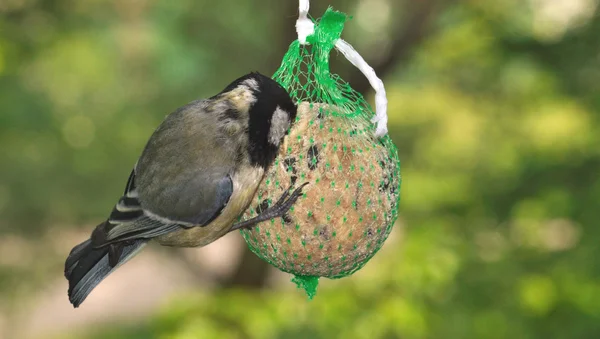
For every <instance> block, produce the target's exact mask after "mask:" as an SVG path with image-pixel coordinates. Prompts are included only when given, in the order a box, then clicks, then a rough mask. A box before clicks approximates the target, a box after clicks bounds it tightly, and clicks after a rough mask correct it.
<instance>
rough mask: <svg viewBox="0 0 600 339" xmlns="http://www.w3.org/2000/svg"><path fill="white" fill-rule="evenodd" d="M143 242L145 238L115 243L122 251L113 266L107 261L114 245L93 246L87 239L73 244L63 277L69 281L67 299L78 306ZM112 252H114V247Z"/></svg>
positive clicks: (144, 242)
mask: <svg viewBox="0 0 600 339" xmlns="http://www.w3.org/2000/svg"><path fill="white" fill-rule="evenodd" d="M145 244H146V240H135V241H132V242H130V243H127V244H115V245H116V246H122V252H121V253H120V254H121V255H120V256H119V257H118V261H117V263H116V265H114V266H111V265H110V263H109V251H110V247H111V246H115V245H109V246H105V247H102V248H94V247H93V246H92V241H91V240H89V239H88V240H86V241H84V242H82V243H81V244H79V245H77V246H75V247H74V248H73V250H71V253H70V254H69V257H68V258H67V261H66V262H65V277H66V278H67V280H68V281H69V301H70V302H71V304H73V306H74V307H79V305H81V303H82V302H83V301H84V300H85V298H87V296H88V295H89V294H90V292H92V290H93V289H94V287H96V286H97V285H98V284H99V283H100V282H101V281H102V280H103V279H104V278H106V277H107V276H108V275H109V274H110V273H112V271H114V270H115V269H117V267H119V266H121V265H123V264H124V263H125V262H127V261H128V260H129V259H131V258H133V256H135V255H136V254H137V253H138V252H139V251H140V250H141V249H142V248H143V247H144V245H145ZM113 253H115V252H114V249H113ZM113 260H114V259H113Z"/></svg>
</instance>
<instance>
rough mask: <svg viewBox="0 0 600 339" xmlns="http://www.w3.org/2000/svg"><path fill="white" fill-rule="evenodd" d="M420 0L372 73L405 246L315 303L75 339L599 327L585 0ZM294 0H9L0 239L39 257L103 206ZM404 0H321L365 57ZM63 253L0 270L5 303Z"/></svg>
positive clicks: (532, 332) (270, 53) (260, 66)
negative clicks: (19, 241)
mask: <svg viewBox="0 0 600 339" xmlns="http://www.w3.org/2000/svg"><path fill="white" fill-rule="evenodd" d="M428 1H429V0H428ZM431 2H434V3H436V6H435V7H436V8H438V11H437V12H435V14H434V17H433V20H432V26H433V27H432V29H431V30H429V32H428V33H429V35H428V36H427V37H426V39H425V40H424V42H423V43H421V44H418V45H416V46H412V47H413V48H414V51H413V52H412V53H411V55H410V58H408V59H406V60H400V61H398V62H397V65H396V67H395V68H394V70H393V71H392V72H391V73H390V74H386V76H385V78H384V80H385V81H386V84H387V92H388V98H389V101H390V109H389V113H390V122H389V125H390V126H389V128H390V135H391V136H392V139H393V140H394V141H395V142H396V145H397V146H398V148H399V151H400V157H401V160H402V163H403V168H402V169H403V172H402V174H403V192H402V202H401V211H400V212H401V222H402V225H399V226H398V227H400V226H403V228H405V230H404V232H403V234H402V241H401V242H400V243H398V242H391V243H389V244H388V245H387V246H386V247H384V250H383V251H382V252H381V253H380V254H378V255H377V256H376V257H375V258H374V259H373V260H372V261H371V262H370V263H369V264H368V265H367V266H366V267H365V268H364V269H363V270H362V271H361V272H359V273H358V274H356V275H355V276H353V277H350V278H346V279H343V280H339V281H332V282H329V283H325V284H324V286H323V288H322V289H321V290H320V291H319V293H318V294H317V296H316V297H315V299H314V300H313V301H311V302H308V301H306V300H305V298H304V296H303V295H302V293H300V292H299V291H295V290H293V289H292V290H283V291H279V290H273V291H272V290H265V291H262V292H260V293H256V292H252V291H243V290H225V291H222V292H219V293H215V294H210V295H208V294H199V295H195V296H184V297H182V298H181V299H179V300H175V301H173V302H172V303H169V305H167V306H165V308H164V309H162V310H160V311H159V312H158V314H157V315H156V316H155V317H153V318H151V319H149V320H148V321H147V323H145V324H140V325H139V326H137V327H135V326H133V327H132V326H130V325H127V326H125V327H123V328H120V327H118V326H117V327H111V329H110V330H106V329H102V328H98V329H91V330H90V331H89V333H88V334H81V333H77V334H73V335H72V336H71V337H72V338H160V339H185V338H289V339H291V338H307V337H314V338H336V337H345V338H366V337H372V338H407V339H408V338H444V339H452V338H457V339H458V338H512V337H515V338H565V339H571V338H598V337H599V336H600V265H599V262H598V260H597V258H600V246H598V243H599V241H600V229H599V228H598V227H597V224H598V221H597V220H599V219H600V210H599V209H598V205H599V203H600V175H599V174H600V147H598V146H599V145H600V115H599V114H598V112H599V111H600V81H598V79H600V58H598V55H600V35H599V34H598V33H597V32H598V31H600V15H598V13H599V11H598V8H597V7H598V1H596V0H539V1H529V2H523V1H517V0H498V1H493V2H490V1H485V2H483V1H453V2H447V1H441V0H440V1H433V0H431ZM285 3H286V2H282V1H275V0H271V1H264V2H259V1H219V2H208V1H191V0H184V1H178V2H166V1H150V0H148V1H133V0H131V1H129V0H128V1H108V0H107V1H103V0H96V1H87V2H79V1H69V0H53V1H41V0H29V1H16V0H5V1H3V2H2V3H0V107H2V113H1V114H0V144H1V145H2V147H1V148H0V156H1V159H2V161H1V164H2V165H0V213H1V214H0V215H1V217H0V236H2V235H4V236H5V239H9V238H8V235H11V237H14V236H26V237H28V238H29V239H35V238H36V236H40V237H41V239H46V240H45V241H40V244H39V245H38V246H42V247H41V248H42V249H39V248H40V247H36V248H38V249H36V251H38V252H39V253H42V252H43V248H44V247H43V246H46V245H47V242H48V241H47V239H48V238H47V236H44V235H45V234H47V232H48V230H50V229H52V230H54V229H56V228H61V227H64V228H66V227H69V226H66V225H78V224H81V225H82V224H83V222H88V221H97V220H99V219H101V218H103V217H104V216H105V213H107V212H108V209H107V208H110V206H111V204H112V203H113V202H114V199H115V198H116V197H117V195H118V194H119V192H120V191H121V190H122V186H123V184H124V180H125V179H126V178H127V175H128V171H129V170H130V168H131V166H132V165H133V163H134V162H135V159H136V157H137V155H138V153H139V152H140V150H141V147H143V144H144V142H145V141H146V139H147V137H148V136H149V134H150V133H151V132H152V130H153V128H154V127H155V126H156V125H157V124H158V123H159V122H160V120H161V119H162V117H163V116H164V115H165V114H167V113H168V112H170V111H171V110H172V109H174V108H176V107H178V106H180V105H181V104H183V103H185V102H188V101H191V100H193V99H196V98H199V97H205V96H208V95H211V94H213V93H214V92H215V91H216V90H218V89H220V88H221V87H223V85H225V84H226V83H228V82H229V81H230V80H231V79H233V78H234V77H236V76H238V75H240V74H243V73H245V72H247V71H249V70H254V69H256V70H259V71H262V72H264V73H269V72H271V73H272V72H273V71H274V70H275V69H276V67H277V66H278V65H277V62H278V60H279V58H281V56H282V55H283V53H284V52H285V50H286V48H287V45H286V44H287V43H289V42H290V39H292V38H293V35H290V36H287V35H286V34H287V33H285V30H282V29H281V27H286V26H289V27H290V28H291V31H292V33H293V24H294V17H295V14H296V12H295V8H294V6H290V5H285ZM413 3H414V2H412V1H392V0H364V1H332V2H331V4H333V5H335V6H336V8H337V9H339V10H342V11H346V12H348V13H349V14H352V15H353V16H354V17H355V20H353V21H351V22H350V23H348V25H347V26H348V29H347V31H346V33H345V35H344V37H345V38H346V39H347V40H348V41H350V42H351V43H353V44H354V45H355V46H357V48H358V49H359V51H360V52H361V53H363V54H364V55H365V57H366V58H367V60H374V61H376V60H377V58H378V57H379V55H378V54H379V53H383V52H382V51H385V49H381V50H379V49H377V48H375V45H374V44H375V43H382V44H384V45H385V43H386V41H387V43H389V42H390V41H392V40H393V37H394V36H396V35H398V34H403V33H404V32H398V31H397V29H396V30H395V29H394V27H395V26H394V25H393V23H394V21H395V20H396V19H395V18H396V17H398V18H404V17H405V16H406V15H408V14H407V13H410V8H411V6H413ZM561 4H562V5H561ZM561 6H562V7H561ZM387 11H390V13H394V14H393V16H392V14H387V15H386V13H387ZM224 13H226V15H223V14H224ZM313 14H314V15H317V14H318V12H314V13H313ZM361 17H362V18H361ZM238 22H243V23H244V25H245V26H244V27H243V28H242V27H241V24H238ZM365 22H366V25H365ZM374 23H376V24H374ZM371 24H372V25H371ZM352 26H354V28H352ZM375 36H377V39H375V38H374V37H375ZM386 39H387V40H386ZM334 58H335V60H336V62H335V63H334V65H333V66H332V67H333V69H334V71H335V70H337V69H336V66H338V67H339V68H338V69H339V70H340V71H341V73H342V76H344V75H345V74H348V73H347V72H348V68H344V67H345V66H344V61H343V58H339V57H334ZM0 240H2V239H0ZM32 241H33V240H32ZM67 251H68V249H64V252H65V253H57V254H56V257H57V258H58V259H56V263H55V264H54V266H52V265H53V264H49V263H46V262H45V261H44V264H39V263H38V264H37V265H35V264H32V266H31V267H25V268H23V267H21V268H18V269H16V268H15V267H14V266H7V265H6V263H5V262H4V261H2V260H0V290H1V291H0V295H3V294H6V295H12V294H13V293H12V292H13V291H14V290H15V289H16V288H17V286H19V288H24V287H23V286H22V285H23V284H25V283H23V281H27V282H30V283H31V284H32V285H31V286H37V285H35V283H36V282H37V283H39V282H40V281H43V280H44V279H45V278H46V277H47V273H48V271H49V270H50V269H49V268H48V267H52V269H56V270H60V264H57V263H59V262H60V260H62V256H63V255H64V254H66V252H67ZM38 252H36V253H38ZM45 260H50V259H45ZM3 265H4V266H3ZM28 268H29V270H28ZM32 271H34V272H32ZM40 272H43V273H40ZM32 288H33V287H32ZM61 338H62V337H61Z"/></svg>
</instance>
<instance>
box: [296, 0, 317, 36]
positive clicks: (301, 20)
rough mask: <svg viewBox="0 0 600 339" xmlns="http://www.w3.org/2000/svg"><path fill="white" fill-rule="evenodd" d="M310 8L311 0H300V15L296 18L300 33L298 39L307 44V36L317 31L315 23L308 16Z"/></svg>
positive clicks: (297, 28)
mask: <svg viewBox="0 0 600 339" xmlns="http://www.w3.org/2000/svg"><path fill="white" fill-rule="evenodd" d="M309 8H310V2H309V0H300V8H299V12H300V15H299V16H298V20H296V32H297V33H298V41H299V42H300V44H302V45H305V44H306V37H308V36H309V35H313V34H314V33H315V24H314V23H313V22H312V20H310V19H309V18H308V9H309Z"/></svg>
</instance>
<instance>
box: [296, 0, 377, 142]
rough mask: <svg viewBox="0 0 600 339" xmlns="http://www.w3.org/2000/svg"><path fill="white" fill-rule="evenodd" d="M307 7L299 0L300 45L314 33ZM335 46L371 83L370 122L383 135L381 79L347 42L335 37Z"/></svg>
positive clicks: (297, 29)
mask: <svg viewBox="0 0 600 339" xmlns="http://www.w3.org/2000/svg"><path fill="white" fill-rule="evenodd" d="M309 9H310V1H309V0H300V5H299V11H298V12H299V16H298V20H297V21H296V32H297V33H298V42H299V43H300V44H301V45H305V44H307V42H306V38H307V37H308V36H310V35H313V34H314V33H315V24H314V23H313V21H312V20H311V19H310V18H309V17H308V10H309ZM335 48H336V49H337V50H338V51H340V53H342V54H343V55H344V56H345V57H346V59H348V61H350V63H352V65H354V66H355V67H356V68H358V69H359V70H360V71H361V72H362V73H363V74H364V75H365V77H366V78H367V79H368V80H369V84H371V87H373V89H374V90H375V116H374V117H373V118H372V119H371V122H373V123H375V124H377V128H376V129H375V136H376V137H378V138H380V137H383V136H385V135H386V134H387V132H388V128H387V122H388V115H387V106H388V101H387V96H386V92H385V86H384V85H383V81H381V79H379V77H377V74H376V73H375V70H374V69H373V67H371V66H369V64H368V63H367V62H366V61H365V59H364V58H363V57H362V56H361V55H360V54H359V53H358V52H357V51H356V50H355V49H354V48H353V47H352V46H351V45H350V44H349V43H347V42H346V41H344V40H343V39H337V41H336V42H335Z"/></svg>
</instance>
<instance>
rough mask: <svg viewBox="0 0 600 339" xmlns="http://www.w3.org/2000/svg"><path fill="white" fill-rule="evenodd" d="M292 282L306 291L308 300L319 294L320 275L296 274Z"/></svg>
mask: <svg viewBox="0 0 600 339" xmlns="http://www.w3.org/2000/svg"><path fill="white" fill-rule="evenodd" d="M292 282H293V283H295V284H296V286H297V287H298V288H301V289H303V290H304V291H305V292H306V295H307V296H308V300H312V298H313V297H314V296H315V295H316V294H317V286H318V285H319V277H315V276H308V275H296V276H294V277H293V278H292Z"/></svg>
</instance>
